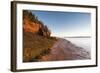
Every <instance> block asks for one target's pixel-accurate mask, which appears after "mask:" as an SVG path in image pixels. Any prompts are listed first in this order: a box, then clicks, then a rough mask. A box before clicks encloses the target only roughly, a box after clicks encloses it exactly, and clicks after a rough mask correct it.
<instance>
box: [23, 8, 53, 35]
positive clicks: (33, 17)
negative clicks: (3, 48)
mask: <svg viewBox="0 0 100 73" xmlns="http://www.w3.org/2000/svg"><path fill="white" fill-rule="evenodd" d="M23 19H28V20H29V21H30V22H33V23H36V24H39V25H40V26H41V27H40V28H39V31H38V34H39V35H42V36H45V37H50V34H51V31H50V30H49V29H48V27H47V26H46V25H44V23H43V22H42V21H41V20H39V19H38V17H37V16H36V15H35V14H33V13H32V12H31V11H29V10H24V11H23ZM33 29H34V28H33Z"/></svg>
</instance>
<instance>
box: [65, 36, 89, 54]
mask: <svg viewBox="0 0 100 73" xmlns="http://www.w3.org/2000/svg"><path fill="white" fill-rule="evenodd" d="M64 39H66V40H69V41H70V42H71V43H73V44H75V45H76V46H78V47H82V48H84V49H85V50H87V51H88V52H90V51H91V37H66V38H65V37H64Z"/></svg>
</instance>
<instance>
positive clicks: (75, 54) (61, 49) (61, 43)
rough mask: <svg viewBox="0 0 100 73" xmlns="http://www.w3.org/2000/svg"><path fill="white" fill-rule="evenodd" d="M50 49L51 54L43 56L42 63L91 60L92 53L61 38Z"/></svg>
mask: <svg viewBox="0 0 100 73" xmlns="http://www.w3.org/2000/svg"><path fill="white" fill-rule="evenodd" d="M50 49H51V51H50V53H49V54H47V55H45V56H42V57H41V59H40V61H60V60H83V59H90V58H91V57H90V53H89V52H88V51H86V50H85V49H84V48H81V47H78V46H76V45H74V44H72V43H71V42H70V41H68V40H66V39H62V38H59V39H58V41H57V42H56V43H55V44H54V45H53V47H51V48H50Z"/></svg>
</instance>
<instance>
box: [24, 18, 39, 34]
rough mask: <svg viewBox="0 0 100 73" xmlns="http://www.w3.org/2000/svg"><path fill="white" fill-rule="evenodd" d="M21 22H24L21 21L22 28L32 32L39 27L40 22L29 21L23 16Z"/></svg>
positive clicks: (36, 30)
mask: <svg viewBox="0 0 100 73" xmlns="http://www.w3.org/2000/svg"><path fill="white" fill-rule="evenodd" d="M23 22H24V23H23V29H24V31H25V32H33V33H36V32H38V31H39V29H40V24H37V23H34V22H31V21H29V20H28V19H27V18H25V19H24V21H23Z"/></svg>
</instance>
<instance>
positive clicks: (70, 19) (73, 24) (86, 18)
mask: <svg viewBox="0 0 100 73" xmlns="http://www.w3.org/2000/svg"><path fill="white" fill-rule="evenodd" d="M32 13H33V14H35V15H36V16H37V17H38V19H39V20H41V21H42V22H43V23H44V24H45V25H47V26H48V28H49V29H50V30H51V36H58V37H70V36H90V35H91V32H90V30H91V14H90V13H82V12H81V13H80V12H58V11H34V10H33V11H32Z"/></svg>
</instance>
